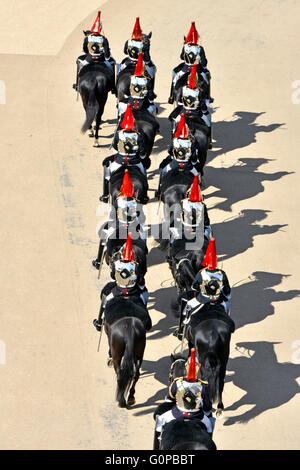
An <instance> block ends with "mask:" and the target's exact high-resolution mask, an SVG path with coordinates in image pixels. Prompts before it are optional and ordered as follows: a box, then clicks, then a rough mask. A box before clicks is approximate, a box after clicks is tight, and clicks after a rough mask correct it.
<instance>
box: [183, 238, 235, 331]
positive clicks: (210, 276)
mask: <svg viewBox="0 0 300 470" xmlns="http://www.w3.org/2000/svg"><path fill="white" fill-rule="evenodd" d="M202 266H203V269H201V270H200V271H199V272H198V274H197V275H196V277H195V279H194V282H193V285H192V290H191V291H189V292H186V293H185V294H184V295H183V296H182V298H181V312H182V313H181V318H180V324H179V330H178V335H177V336H178V338H179V339H181V336H182V332H183V328H184V323H186V322H187V321H188V320H189V318H190V316H191V315H193V314H195V313H196V312H198V311H199V310H200V309H202V308H203V307H204V306H209V305H218V306H219V307H221V309H222V310H223V312H224V314H226V315H229V314H230V300H231V288H230V285H229V281H228V278H227V276H226V273H225V271H223V270H221V269H219V268H218V261H217V252H216V240H215V239H214V238H211V239H210V241H209V244H208V247H207V250H206V254H205V257H204V259H203V262H202ZM208 315H209V313H208Z"/></svg>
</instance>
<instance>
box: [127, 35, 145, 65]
mask: <svg viewBox="0 0 300 470" xmlns="http://www.w3.org/2000/svg"><path fill="white" fill-rule="evenodd" d="M142 50H143V41H141V40H139V39H129V41H128V47H127V53H128V55H129V57H130V58H131V59H132V60H133V61H136V60H138V57H139V53H140V52H141V51H142Z"/></svg>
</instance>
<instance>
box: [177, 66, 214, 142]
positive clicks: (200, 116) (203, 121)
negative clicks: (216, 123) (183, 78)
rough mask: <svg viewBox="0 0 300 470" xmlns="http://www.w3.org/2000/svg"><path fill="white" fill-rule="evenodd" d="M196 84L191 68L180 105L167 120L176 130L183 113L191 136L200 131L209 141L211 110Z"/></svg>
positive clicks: (194, 69)
mask: <svg viewBox="0 0 300 470" xmlns="http://www.w3.org/2000/svg"><path fill="white" fill-rule="evenodd" d="M197 83H198V78H197V71H196V67H192V69H191V73H190V76H189V81H188V84H187V85H185V86H184V87H183V88H182V104H181V105H178V106H177V107H176V108H175V109H174V110H173V111H172V113H171V114H170V116H169V120H170V121H171V122H173V128H176V125H177V123H178V122H179V120H180V117H181V114H182V113H184V114H185V119H186V121H187V123H188V126H189V128H190V130H191V132H192V133H193V134H194V132H195V131H196V130H197V129H200V130H202V131H203V132H205V133H206V134H207V135H208V137H209V138H210V139H211V115H210V112H211V108H210V107H208V106H207V103H206V100H205V99H204V97H202V94H201V90H200V89H199V87H198V86H197Z"/></svg>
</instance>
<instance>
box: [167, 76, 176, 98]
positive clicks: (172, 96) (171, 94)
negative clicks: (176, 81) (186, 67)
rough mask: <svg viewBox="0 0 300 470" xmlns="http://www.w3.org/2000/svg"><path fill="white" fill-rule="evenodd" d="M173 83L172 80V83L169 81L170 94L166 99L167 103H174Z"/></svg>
mask: <svg viewBox="0 0 300 470" xmlns="http://www.w3.org/2000/svg"><path fill="white" fill-rule="evenodd" d="M174 99H175V98H174V85H173V80H172V83H171V90H170V96H169V99H168V103H169V104H173V103H174Z"/></svg>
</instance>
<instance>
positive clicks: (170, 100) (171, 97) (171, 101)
mask: <svg viewBox="0 0 300 470" xmlns="http://www.w3.org/2000/svg"><path fill="white" fill-rule="evenodd" d="M168 103H169V104H173V103H174V97H173V96H170V98H169V99H168Z"/></svg>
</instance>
